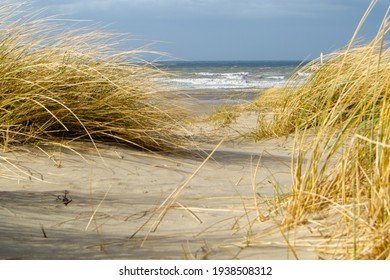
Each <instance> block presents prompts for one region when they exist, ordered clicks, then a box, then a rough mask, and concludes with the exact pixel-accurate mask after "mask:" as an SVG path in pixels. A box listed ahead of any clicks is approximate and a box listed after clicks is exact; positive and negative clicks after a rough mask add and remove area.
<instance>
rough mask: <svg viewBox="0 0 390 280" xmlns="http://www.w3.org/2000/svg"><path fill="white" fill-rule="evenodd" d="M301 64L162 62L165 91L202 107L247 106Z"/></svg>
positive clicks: (280, 62)
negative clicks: (166, 74)
mask: <svg viewBox="0 0 390 280" xmlns="http://www.w3.org/2000/svg"><path fill="white" fill-rule="evenodd" d="M299 66H302V61H164V62H160V63H159V67H160V68H162V69H164V70H166V71H167V72H168V73H170V74H169V75H168V76H166V77H164V78H162V80H160V82H162V83H163V84H164V85H165V87H166V88H167V89H170V90H175V91H177V92H181V93H185V94H187V95H189V96H192V97H196V98H197V100H198V102H203V103H239V102H249V101H251V100H253V99H254V98H256V96H258V95H259V94H260V93H261V92H262V91H264V90H265V89H267V88H271V87H280V86H284V85H286V83H287V82H288V80H289V78H290V76H291V75H292V74H293V73H294V72H295V71H296V70H297V67H299Z"/></svg>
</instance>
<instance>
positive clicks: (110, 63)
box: [0, 1, 185, 150]
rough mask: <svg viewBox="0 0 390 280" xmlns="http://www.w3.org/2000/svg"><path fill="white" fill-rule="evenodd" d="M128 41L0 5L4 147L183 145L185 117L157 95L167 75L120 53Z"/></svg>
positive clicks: (0, 136)
mask: <svg viewBox="0 0 390 280" xmlns="http://www.w3.org/2000/svg"><path fill="white" fill-rule="evenodd" d="M123 40H126V38H124V36H121V35H115V34H111V33H108V32H106V31H101V30H99V28H98V27H92V28H89V27H87V28H86V27H81V28H78V27H77V24H76V26H71V27H69V26H68V27H67V25H65V23H64V22H63V21H61V20H58V19H56V18H52V17H49V18H45V17H44V18H42V16H41V15H40V13H36V12H32V11H29V8H28V5H25V4H23V3H17V2H16V3H15V2H10V1H5V2H4V1H2V3H1V5H0V65H1V67H0V145H1V147H3V149H6V148H8V147H10V145H14V144H24V143H30V144H37V143H42V142H57V143H59V142H62V143H65V142H69V141H74V140H87V141H92V142H93V143H96V142H97V141H104V142H122V143H128V144H130V145H131V146H135V147H139V148H142V149H148V150H167V149H172V148H175V147H177V146H180V145H181V144H183V143H184V142H183V141H185V139H184V138H183V137H179V136H178V135H179V133H178V131H180V130H181V129H182V126H181V125H180V124H179V122H178V120H179V119H182V117H183V116H182V114H181V113H180V110H179V109H178V108H174V106H173V105H169V102H167V101H166V100H167V99H166V98H167V96H166V94H162V93H160V92H158V90H159V88H160V86H161V85H159V84H158V83H157V82H156V81H157V79H156V77H160V76H161V75H164V73H163V72H161V71H160V70H158V69H157V68H156V67H155V66H154V65H153V64H151V63H147V62H143V61H142V60H141V59H140V57H141V55H142V54H143V53H144V52H146V51H145V50H141V49H136V50H131V51H120V49H119V46H120V44H122V43H123Z"/></svg>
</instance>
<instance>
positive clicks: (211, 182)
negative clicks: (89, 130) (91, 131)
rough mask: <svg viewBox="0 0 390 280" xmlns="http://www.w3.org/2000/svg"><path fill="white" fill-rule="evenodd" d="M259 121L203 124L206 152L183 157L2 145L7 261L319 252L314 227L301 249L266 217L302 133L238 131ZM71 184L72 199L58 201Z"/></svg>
mask: <svg viewBox="0 0 390 280" xmlns="http://www.w3.org/2000/svg"><path fill="white" fill-rule="evenodd" d="M255 123H256V116H255V115H250V114H245V115H243V116H242V117H240V119H239V120H238V121H237V123H236V124H234V125H233V126H232V127H230V128H228V129H224V130H221V129H220V130H216V129H214V128H213V127H211V126H210V125H206V124H202V123H199V124H198V125H197V126H195V127H192V128H191V131H192V133H193V135H192V136H193V137H194V138H195V139H197V140H198V141H199V147H198V150H197V151H196V152H195V151H194V152H189V153H185V154H178V155H165V154H155V153H148V152H144V151H140V150H134V149H132V148H129V147H124V146H120V145H99V146H98V149H99V152H100V155H99V154H98V153H97V152H96V150H95V149H94V148H93V147H92V145H91V144H90V143H75V144H73V145H72V147H73V149H74V151H72V150H69V149H65V148H61V147H59V146H55V145H43V146H40V149H38V148H36V147H34V148H33V147H25V146H23V147H19V148H17V147H15V149H13V150H12V151H10V152H2V153H1V154H0V156H1V157H2V158H1V164H2V167H1V170H2V172H3V174H2V176H0V177H1V178H0V184H1V186H2V187H1V191H0V192H1V193H0V235H1V238H0V248H1V250H0V258H2V259H282V260H283V259H295V258H296V257H298V258H299V259H318V258H319V253H318V252H317V251H316V250H315V246H312V245H313V244H312V243H308V242H307V240H308V237H310V238H311V239H312V240H313V233H312V232H310V229H309V228H307V227H302V228H301V229H299V230H297V231H292V232H291V233H290V234H291V236H290V237H288V239H289V242H291V243H294V244H295V245H296V246H295V247H294V248H295V250H296V255H295V256H294V254H293V253H292V252H291V250H290V249H289V246H288V244H287V242H286V238H285V237H283V235H282V234H281V231H280V230H279V227H278V226H277V224H278V223H277V221H273V220H272V219H265V221H260V218H261V217H263V216H267V215H268V212H267V211H268V210H266V207H262V206H261V205H260V204H261V202H262V201H264V200H263V199H262V198H269V199H270V201H272V200H273V198H274V197H275V188H274V183H273V182H275V181H277V182H278V184H279V187H278V188H279V191H280V192H288V190H289V186H291V175H290V163H291V151H292V140H291V139H269V140H265V141H262V142H257V143H255V142H254V141H253V140H243V139H240V138H236V136H238V135H240V134H242V133H244V132H245V131H247V130H248V129H249V128H251V127H253V126H254V125H255ZM210 135H213V137H210ZM226 136H227V138H226V139H225V141H224V142H223V143H222V144H221V145H220V147H219V148H218V149H217V150H216V151H215V153H214V154H213V155H212V157H211V158H210V159H209V160H208V161H207V162H204V160H205V158H206V157H207V155H208V154H209V153H210V152H212V151H213V149H214V148H215V147H216V145H217V144H218V143H219V142H220V141H221V139H222V138H223V137H226ZM199 149H200V150H202V151H201V152H199ZM194 150H195V148H194ZM77 152H78V153H80V154H82V156H83V158H82V157H80V155H78V154H77ZM259 159H260V164H259V167H258V168H256V166H257V164H258V162H259ZM202 163H204V165H202ZM200 167H201V168H200ZM199 168H200V169H199ZM7 169H8V170H7ZM197 169H199V170H198V172H196V171H197ZM65 190H67V191H68V192H69V196H70V197H71V199H72V202H70V203H69V204H68V205H65V204H64V203H63V202H62V201H61V200H59V201H58V199H57V198H58V196H60V198H61V199H62V198H63V195H64V192H65ZM175 190H177V191H178V190H180V191H179V192H177V193H176V196H175V197H174V198H172V197H171V199H169V198H170V194H171V193H172V192H173V191H175ZM167 199H168V200H167ZM166 200H167V203H165V204H164V201H166ZM167 204H169V205H168V206H169V207H167ZM256 204H259V205H258V207H256ZM258 210H259V211H258ZM259 217H260V218H259ZM157 221H159V222H158V223H157ZM156 225H157V227H154V226H156ZM285 234H286V233H285Z"/></svg>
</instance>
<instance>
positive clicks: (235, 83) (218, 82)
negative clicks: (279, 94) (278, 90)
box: [160, 76, 286, 89]
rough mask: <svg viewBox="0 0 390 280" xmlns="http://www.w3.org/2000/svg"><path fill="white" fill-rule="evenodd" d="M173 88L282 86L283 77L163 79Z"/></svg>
mask: <svg viewBox="0 0 390 280" xmlns="http://www.w3.org/2000/svg"><path fill="white" fill-rule="evenodd" d="M160 82H163V83H165V84H167V85H168V86H170V87H173V88H189V89H234V88H242V89H243V88H261V89H262V88H269V87H275V86H282V85H284V84H285V83H286V80H284V79H273V80H271V79H264V80H248V79H244V78H243V77H233V76H227V77H217V78H216V77H214V78H171V79H165V80H163V81H160Z"/></svg>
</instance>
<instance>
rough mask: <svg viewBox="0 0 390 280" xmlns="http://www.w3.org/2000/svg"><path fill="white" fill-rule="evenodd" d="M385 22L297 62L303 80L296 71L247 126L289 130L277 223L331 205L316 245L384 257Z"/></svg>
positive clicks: (389, 225)
mask: <svg viewBox="0 0 390 280" xmlns="http://www.w3.org/2000/svg"><path fill="white" fill-rule="evenodd" d="M363 21H364V19H363V20H362V22H363ZM389 29H390V24H389V17H388V14H386V17H385V20H384V21H383V24H382V26H381V27H380V29H379V31H378V34H377V35H376V37H375V38H374V39H373V40H372V41H371V42H369V43H367V44H363V45H357V44H356V41H355V36H354V38H353V39H352V41H351V43H350V44H349V45H348V46H347V47H346V48H345V49H343V50H341V51H338V52H336V53H332V54H330V55H328V56H325V59H324V60H323V59H317V60H314V61H313V62H311V63H309V64H307V65H306V66H304V67H303V68H302V69H300V70H299V71H300V72H299V73H300V74H302V73H307V74H308V75H309V76H308V78H307V81H306V82H305V83H304V84H297V83H298V82H297V80H298V79H297V78H298V73H297V74H295V76H294V77H293V78H292V80H291V82H290V84H289V85H288V86H287V87H286V88H285V89H284V93H283V98H282V99H283V100H282V101H280V102H279V104H277V106H276V107H275V108H274V110H273V111H271V113H272V117H269V113H267V114H268V115H266V114H265V113H262V112H260V113H259V123H258V127H257V129H256V131H255V132H254V133H253V135H254V136H255V137H256V138H257V139H261V138H264V137H270V136H274V135H276V136H279V137H280V136H285V135H289V134H291V133H294V134H295V147H294V155H295V157H294V160H293V163H292V177H293V186H292V191H291V195H290V196H289V198H288V199H287V200H286V201H284V202H283V204H284V205H287V206H285V208H286V209H285V211H286V212H285V217H284V223H285V224H286V225H288V226H290V227H292V228H295V227H296V226H297V225H299V224H304V223H307V222H308V221H309V220H310V217H311V215H313V213H321V212H322V213H328V212H331V213H333V214H334V215H335V217H337V218H336V219H330V220H332V222H328V223H326V222H325V223H323V224H322V227H321V231H322V232H329V231H330V230H331V231H332V233H331V234H329V235H326V236H327V237H326V240H327V242H326V244H324V246H323V247H322V248H323V249H324V251H325V252H326V253H327V254H330V255H332V257H334V258H342V259H390V234H389V232H390V206H389V205H390V183H389V182H390V96H389V94H390V93H389V91H390V49H389V48H388V46H387V45H386V40H385V38H386V34H387V33H388V31H389ZM257 105H258V106H260V107H261V104H260V105H259V104H257ZM257 110H258V111H261V108H260V109H257ZM285 203H287V204H285Z"/></svg>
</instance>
